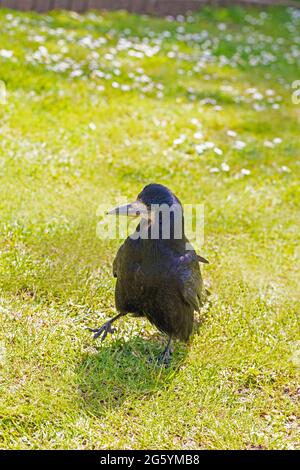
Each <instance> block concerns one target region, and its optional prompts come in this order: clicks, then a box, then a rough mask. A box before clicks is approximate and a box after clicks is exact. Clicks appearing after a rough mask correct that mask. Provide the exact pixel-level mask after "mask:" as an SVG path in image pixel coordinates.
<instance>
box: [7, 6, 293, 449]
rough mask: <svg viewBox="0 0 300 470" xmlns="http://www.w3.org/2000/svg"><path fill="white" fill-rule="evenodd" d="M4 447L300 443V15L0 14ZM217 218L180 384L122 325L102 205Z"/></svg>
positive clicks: (154, 345)
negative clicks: (162, 201)
mask: <svg viewBox="0 0 300 470" xmlns="http://www.w3.org/2000/svg"><path fill="white" fill-rule="evenodd" d="M0 30H1V35H0V79H1V80H2V81H3V82H4V83H5V85H6V89H7V97H6V102H5V97H4V93H3V85H2V104H1V105H0V174H1V185H0V208H1V220H0V231H1V237H0V253H1V263H0V277H1V279H0V283H1V304H0V309H1V320H0V321H1V342H0V365H1V388H0V390H1V398H0V416H1V431H0V436H1V448H8V449H28V448H34V449H37V448H47V449H56V448H64V449H75V448H79V449H101V448H108V449H111V448H120V449H124V448H126V449H141V448H150V449H159V448H160V449H170V448H175V449H198V448H205V449H207V448H208V449H233V448H238V449H260V448H261V449H282V448H284V449H287V448H288V449H292V448H297V447H298V448H299V447H300V445H299V444H300V439H299V421H298V419H299V397H300V386H299V367H300V358H299V350H300V341H299V297H300V296H299V257H300V252H299V225H298V223H299V197H300V191H299V152H300V141H299V121H300V104H298V105H297V104H293V103H292V99H291V96H292V92H293V91H294V90H293V89H292V83H293V81H294V80H297V79H298V80H299V79H300V75H299V61H300V46H299V44H300V13H299V10H298V11H296V10H291V9H284V8H274V9H268V10H266V11H265V12H263V11H261V10H256V9H249V10H246V9H241V8H231V9H218V10H217V9H209V8H205V9H203V10H202V11H201V12H200V13H199V14H195V15H193V16H191V17H188V18H186V19H185V21H183V18H177V20H176V21H174V20H173V21H171V19H153V18H152V19H151V18H147V17H139V16H136V15H128V14H126V13H124V12H123V13H122V12H119V13H105V14H104V13H103V14H100V13H94V12H90V13H88V14H85V15H84V16H79V15H76V14H72V13H62V12H56V13H51V14H48V15H38V14H34V13H32V14H24V13H19V12H12V11H8V10H1V11H0ZM149 182H160V183H163V184H166V185H167V186H169V187H170V188H171V189H173V190H174V191H175V193H176V194H177V195H178V196H179V197H180V199H181V200H182V202H184V203H190V204H191V203H203V204H204V207H205V243H204V245H203V246H202V248H201V254H202V255H203V256H205V257H207V258H208V259H209V260H210V265H209V266H208V267H205V269H204V274H203V275H204V278H205V281H206V283H207V285H208V286H209V289H210V290H211V292H212V295H211V297H210V303H209V304H208V305H207V306H206V307H205V309H204V312H203V313H202V318H203V319H204V321H203V323H202V326H201V327H200V329H199V331H198V332H197V333H195V334H194V336H193V338H192V340H191V341H190V343H189V344H188V345H187V346H185V345H182V344H178V345H177V348H176V352H175V354H174V359H173V365H172V367H171V368H170V369H164V368H159V367H158V366H155V365H153V364H152V365H151V364H149V363H148V362H147V359H148V356H149V354H157V352H158V351H159V350H161V348H162V345H163V343H164V341H165V340H164V338H163V337H162V336H161V335H160V334H159V333H157V331H156V330H155V329H154V328H152V327H151V326H150V325H149V324H148V323H147V322H146V321H143V320H136V319H132V318H130V317H129V316H128V317H126V318H125V319H124V320H122V321H120V322H119V323H118V325H117V328H118V331H117V333H116V334H115V335H114V336H113V337H110V338H108V339H107V340H106V342H105V343H103V344H101V343H99V342H94V341H93V339H92V336H91V334H90V333H89V332H88V331H87V327H88V326H96V325H99V326H100V325H101V323H102V322H103V321H104V320H105V319H108V318H109V317H110V316H112V315H113V314H114V279H113V277H112V273H111V267H112V260H113V258H114V256H115V253H116V250H117V248H118V246H119V244H120V240H112V241H109V240H101V239H99V237H97V234H96V228H97V223H98V222H99V216H98V215H97V208H98V207H99V205H102V204H105V205H107V207H108V208H111V207H112V206H113V205H114V203H115V201H116V200H117V199H118V198H119V197H120V196H122V197H127V198H128V199H129V200H131V199H133V198H135V196H136V195H137V194H138V192H139V191H140V190H141V189H142V187H143V186H144V185H145V184H147V183H149Z"/></svg>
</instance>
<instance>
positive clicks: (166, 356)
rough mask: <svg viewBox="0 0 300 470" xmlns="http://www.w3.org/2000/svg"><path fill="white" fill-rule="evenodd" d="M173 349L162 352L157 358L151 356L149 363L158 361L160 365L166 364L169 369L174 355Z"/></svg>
mask: <svg viewBox="0 0 300 470" xmlns="http://www.w3.org/2000/svg"><path fill="white" fill-rule="evenodd" d="M172 353H173V351H170V350H169V351H163V352H161V353H160V354H159V355H158V356H157V357H156V358H154V359H153V358H152V357H149V359H148V363H149V364H153V363H156V364H158V365H159V366H165V367H166V368H167V369H168V368H169V367H170V365H171V357H172Z"/></svg>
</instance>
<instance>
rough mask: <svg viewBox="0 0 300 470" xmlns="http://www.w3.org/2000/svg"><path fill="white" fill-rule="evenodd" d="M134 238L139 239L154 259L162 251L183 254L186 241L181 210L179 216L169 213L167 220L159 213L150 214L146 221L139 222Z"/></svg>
mask: <svg viewBox="0 0 300 470" xmlns="http://www.w3.org/2000/svg"><path fill="white" fill-rule="evenodd" d="M135 236H139V237H140V239H141V240H142V243H143V247H144V249H145V250H146V251H147V252H151V253H152V254H153V256H154V257H156V256H159V253H160V252H161V251H164V250H171V251H173V252H174V253H180V254H181V253H184V252H185V247H186V241H187V239H186V236H185V233H184V217H183V213H182V210H181V211H180V214H179V216H178V214H177V216H176V214H174V213H173V212H171V213H170V217H169V218H168V217H166V218H164V217H163V216H162V214H161V213H156V214H154V213H152V214H151V215H150V216H149V217H148V218H147V219H142V220H141V222H140V223H139V225H138V226H137V228H136V232H135Z"/></svg>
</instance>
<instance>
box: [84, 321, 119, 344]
mask: <svg viewBox="0 0 300 470" xmlns="http://www.w3.org/2000/svg"><path fill="white" fill-rule="evenodd" d="M88 329H89V330H90V331H92V332H93V333H95V334H94V339H97V338H99V336H101V341H104V340H105V338H106V336H107V335H108V334H109V333H110V334H113V333H114V332H115V331H116V328H113V327H112V322H111V321H110V320H109V321H108V322H106V323H104V325H102V326H101V328H88Z"/></svg>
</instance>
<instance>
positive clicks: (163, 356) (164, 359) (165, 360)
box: [157, 336, 173, 367]
mask: <svg viewBox="0 0 300 470" xmlns="http://www.w3.org/2000/svg"><path fill="white" fill-rule="evenodd" d="M171 341H172V338H171V336H169V339H168V343H167V346H166V348H165V349H164V350H163V352H161V353H160V355H159V356H158V358H157V360H158V363H159V364H160V365H162V364H165V366H166V367H170V362H171V356H172V354H173V350H172V349H171Z"/></svg>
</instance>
